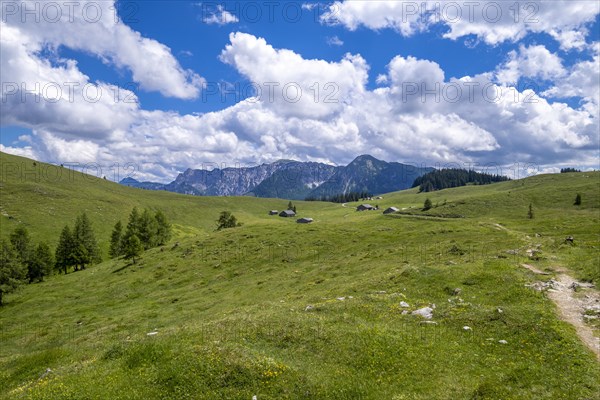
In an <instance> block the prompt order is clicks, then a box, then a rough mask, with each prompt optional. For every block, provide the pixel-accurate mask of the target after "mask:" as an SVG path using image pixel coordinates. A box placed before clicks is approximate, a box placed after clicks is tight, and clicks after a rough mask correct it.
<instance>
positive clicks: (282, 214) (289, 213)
mask: <svg viewBox="0 0 600 400" xmlns="http://www.w3.org/2000/svg"><path fill="white" fill-rule="evenodd" d="M269 215H279V216H280V217H283V218H292V217H295V216H296V212H295V211H294V210H283V211H281V212H279V211H277V210H271V211H269ZM296 222H297V223H299V224H310V223H311V222H313V219H312V218H307V217H303V218H299V219H297V220H296Z"/></svg>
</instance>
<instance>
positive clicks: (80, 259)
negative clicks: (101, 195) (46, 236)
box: [0, 213, 101, 305]
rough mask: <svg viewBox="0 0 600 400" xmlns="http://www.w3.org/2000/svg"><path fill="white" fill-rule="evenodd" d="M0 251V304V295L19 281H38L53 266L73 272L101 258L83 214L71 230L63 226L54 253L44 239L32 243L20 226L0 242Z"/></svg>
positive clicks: (11, 289) (59, 269) (0, 298)
mask: <svg viewBox="0 0 600 400" xmlns="http://www.w3.org/2000/svg"><path fill="white" fill-rule="evenodd" d="M0 252H1V253H0V305H2V297H3V295H4V294H6V293H10V292H12V291H14V290H15V289H16V288H17V287H18V286H19V285H20V284H22V283H34V282H41V281H43V280H44V277H46V276H49V275H51V274H52V272H53V270H54V269H56V270H58V271H62V272H64V273H65V274H66V273H67V271H68V269H69V267H74V269H75V271H77V270H79V269H85V266H86V265H88V264H90V263H95V262H100V261H101V256H100V249H99V247H98V243H97V242H96V238H95V235H94V231H93V229H92V224H91V222H90V220H89V219H88V217H87V215H86V214H85V213H83V214H81V215H80V216H78V217H77V219H76V220H75V225H74V227H73V228H72V229H71V228H70V227H69V226H68V225H66V226H65V227H64V228H63V230H62V232H61V234H60V238H59V241H58V246H57V247H56V250H55V251H54V252H52V249H51V248H50V246H49V245H48V243H46V242H40V243H38V244H37V246H36V245H35V244H34V243H33V242H32V240H31V237H30V236H29V232H28V231H27V228H25V227H24V226H19V227H17V228H16V229H15V230H14V231H13V232H12V233H11V234H10V236H9V240H6V239H2V240H1V241H0Z"/></svg>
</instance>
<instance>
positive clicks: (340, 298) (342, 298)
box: [337, 297, 346, 301]
mask: <svg viewBox="0 0 600 400" xmlns="http://www.w3.org/2000/svg"><path fill="white" fill-rule="evenodd" d="M337 299H338V300H339V301H344V300H346V298H345V297H338V298H337Z"/></svg>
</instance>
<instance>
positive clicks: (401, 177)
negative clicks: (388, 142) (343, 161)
mask: <svg viewBox="0 0 600 400" xmlns="http://www.w3.org/2000/svg"><path fill="white" fill-rule="evenodd" d="M432 170H433V168H418V167H414V166H412V165H406V164H401V163H396V162H386V161H381V160H378V159H376V158H375V157H373V156H370V155H361V156H359V157H357V158H356V159H354V160H353V161H352V162H351V163H350V164H348V165H347V166H341V167H339V166H333V165H328V164H324V163H318V162H300V161H293V160H278V161H276V162H274V163H271V164H262V165H259V166H255V167H241V168H233V167H232V168H223V169H220V168H215V169H212V170H205V169H191V168H189V169H187V170H186V171H185V172H183V173H181V174H179V175H178V176H177V178H176V179H175V180H174V181H173V182H171V183H168V184H161V183H156V182H139V181H137V180H136V179H134V178H125V179H123V180H121V182H119V183H121V184H122V185H126V186H131V187H137V188H142V189H150V190H167V191H170V192H175V193H183V194H191V195H196V196H256V197H274V198H285V199H292V200H302V199H305V198H307V197H312V198H320V197H323V196H329V195H336V194H345V193H349V192H356V191H367V192H370V193H373V194H380V193H388V192H393V191H397V190H402V189H408V188H410V187H411V186H412V184H413V182H414V180H415V179H416V178H418V177H419V176H421V175H423V174H425V173H427V172H430V171H432Z"/></svg>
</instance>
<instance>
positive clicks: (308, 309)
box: [304, 304, 315, 311]
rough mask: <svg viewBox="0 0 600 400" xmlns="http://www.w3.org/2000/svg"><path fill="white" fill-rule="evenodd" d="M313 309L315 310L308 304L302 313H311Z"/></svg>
mask: <svg viewBox="0 0 600 400" xmlns="http://www.w3.org/2000/svg"><path fill="white" fill-rule="evenodd" d="M314 309H315V307H314V306H311V305H310V304H309V305H307V306H306V308H305V309H304V311H312V310H314Z"/></svg>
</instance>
